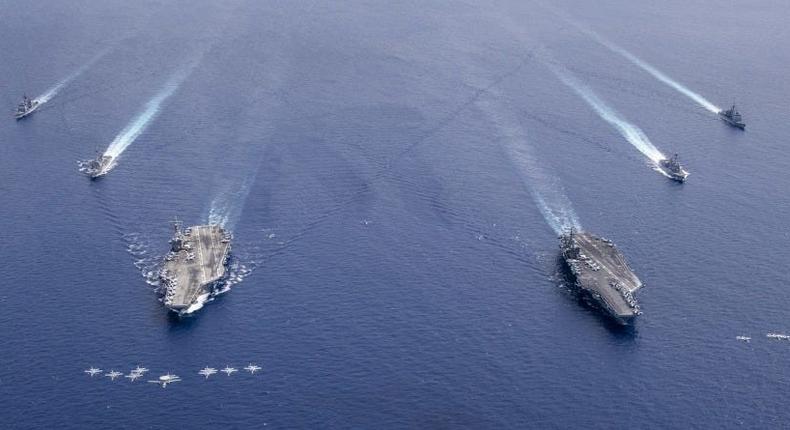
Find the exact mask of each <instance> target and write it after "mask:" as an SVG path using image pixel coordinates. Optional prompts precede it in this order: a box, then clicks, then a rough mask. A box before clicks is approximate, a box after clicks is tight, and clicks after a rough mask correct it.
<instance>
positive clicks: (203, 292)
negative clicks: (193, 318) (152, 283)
mask: <svg viewBox="0 0 790 430" xmlns="http://www.w3.org/2000/svg"><path fill="white" fill-rule="evenodd" d="M232 238H233V237H232V235H231V234H230V233H229V232H227V231H226V230H225V229H224V228H222V227H221V226H219V225H216V224H209V225H197V226H192V227H187V228H186V229H183V230H182V228H181V222H180V221H178V220H176V221H174V222H173V237H172V238H171V239H170V252H168V253H167V255H166V256H165V261H164V265H163V267H162V269H161V270H160V271H159V282H160V285H161V290H162V293H163V294H164V297H163V300H162V302H163V303H164V304H165V306H166V307H167V308H168V309H170V310H171V311H173V312H175V313H177V314H178V315H179V316H181V315H187V314H191V313H192V312H194V311H196V310H198V309H200V308H201V307H203V304H204V303H205V302H206V301H207V300H208V299H209V297H210V296H211V294H212V293H213V292H214V291H215V290H216V289H217V287H219V286H220V284H221V283H222V282H223V281H224V280H225V278H226V277H227V264H228V259H229V257H230V242H231V239H232Z"/></svg>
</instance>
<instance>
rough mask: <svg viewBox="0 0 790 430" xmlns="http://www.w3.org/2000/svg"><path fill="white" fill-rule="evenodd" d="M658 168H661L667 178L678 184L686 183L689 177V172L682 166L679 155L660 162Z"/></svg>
mask: <svg viewBox="0 0 790 430" xmlns="http://www.w3.org/2000/svg"><path fill="white" fill-rule="evenodd" d="M658 167H660V168H661V170H662V171H664V173H666V174H667V176H669V177H670V178H672V179H674V180H676V181H678V182H686V178H688V176H689V172H687V171H686V170H685V169H684V168H683V166H681V165H680V161H678V154H675V155H673V156H672V158H665V159H663V160H659V162H658Z"/></svg>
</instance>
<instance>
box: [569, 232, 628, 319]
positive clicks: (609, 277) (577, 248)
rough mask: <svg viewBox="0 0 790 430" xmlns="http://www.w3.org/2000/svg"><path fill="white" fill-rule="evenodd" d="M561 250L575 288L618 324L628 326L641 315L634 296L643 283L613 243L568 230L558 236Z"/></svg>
mask: <svg viewBox="0 0 790 430" xmlns="http://www.w3.org/2000/svg"><path fill="white" fill-rule="evenodd" d="M560 249H561V250H562V256H563V258H564V260H565V262H566V263H567V264H568V267H569V268H570V271H571V273H572V274H573V276H574V278H575V282H576V286H578V287H579V288H580V289H581V291H582V292H583V293H585V295H586V296H587V297H588V298H591V299H593V300H594V301H595V302H596V303H597V304H598V305H599V306H600V307H601V308H603V309H604V310H605V311H606V312H607V313H608V314H609V315H610V316H612V317H613V318H614V319H615V320H616V321H617V322H619V323H620V324H623V325H628V324H630V323H632V322H633V320H634V318H636V316H637V315H641V314H642V311H641V310H640V309H639V304H638V303H637V302H636V299H635V298H634V296H633V294H634V292H635V291H636V290H638V289H639V288H641V287H642V281H640V280H639V278H637V277H636V275H635V274H634V272H633V271H632V270H631V268H630V267H628V263H627V262H626V261H625V257H624V256H623V254H622V253H620V251H619V250H618V249H617V248H616V247H615V245H614V244H613V243H612V241H610V240H608V239H604V238H601V237H598V236H595V235H594V234H591V233H586V232H575V231H573V230H571V231H570V232H568V233H566V234H563V235H562V236H560Z"/></svg>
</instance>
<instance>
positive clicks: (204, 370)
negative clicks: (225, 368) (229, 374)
mask: <svg viewBox="0 0 790 430" xmlns="http://www.w3.org/2000/svg"><path fill="white" fill-rule="evenodd" d="M215 373H217V369H215V368H213V367H208V366H206V367H204V368H202V369H200V370H199V371H198V374H199V375H202V376H205V377H206V379H208V377H209V376H211V375H213V374H215Z"/></svg>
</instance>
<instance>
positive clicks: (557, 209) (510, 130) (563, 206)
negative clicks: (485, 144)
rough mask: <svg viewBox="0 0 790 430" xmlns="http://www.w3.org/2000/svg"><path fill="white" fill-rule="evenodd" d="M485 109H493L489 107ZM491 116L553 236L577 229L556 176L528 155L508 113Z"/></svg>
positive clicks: (529, 151)
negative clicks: (553, 233) (552, 231)
mask: <svg viewBox="0 0 790 430" xmlns="http://www.w3.org/2000/svg"><path fill="white" fill-rule="evenodd" d="M479 104H481V105H484V104H486V103H485V102H480V103H479ZM487 111H489V112H497V110H495V108H493V107H491V108H490V109H487ZM493 119H494V121H495V123H497V125H498V126H499V129H500V131H501V133H502V139H503V141H504V143H505V147H506V149H507V152H508V154H509V155H510V158H511V160H512V161H513V163H514V164H515V165H516V167H517V168H518V171H519V173H520V174H521V176H522V178H523V179H524V183H525V184H526V186H527V188H528V189H529V191H530V194H531V195H532V199H533V200H534V201H535V204H537V206H538V209H540V212H541V214H542V215H543V218H544V219H545V220H546V223H547V224H548V225H549V226H550V227H551V229H552V230H554V232H555V233H556V234H557V235H559V234H562V233H563V232H565V231H568V230H570V229H571V228H573V229H575V230H581V229H582V227H581V223H580V222H579V218H578V217H577V216H576V212H574V210H573V205H572V204H571V201H570V199H569V198H568V196H567V195H566V194H565V191H564V190H563V188H562V185H561V184H560V183H559V179H558V178H557V177H556V176H554V175H552V174H550V173H549V172H547V171H546V170H545V169H544V168H543V167H542V165H541V164H540V162H539V161H538V160H537V158H536V157H535V156H534V155H533V154H532V152H531V148H530V146H529V144H528V143H527V142H526V136H525V135H524V132H523V130H522V129H521V127H520V126H519V125H517V124H518V123H517V122H516V121H514V120H512V119H509V115H508V114H501V113H498V114H497V115H495V116H494V118H493Z"/></svg>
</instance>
